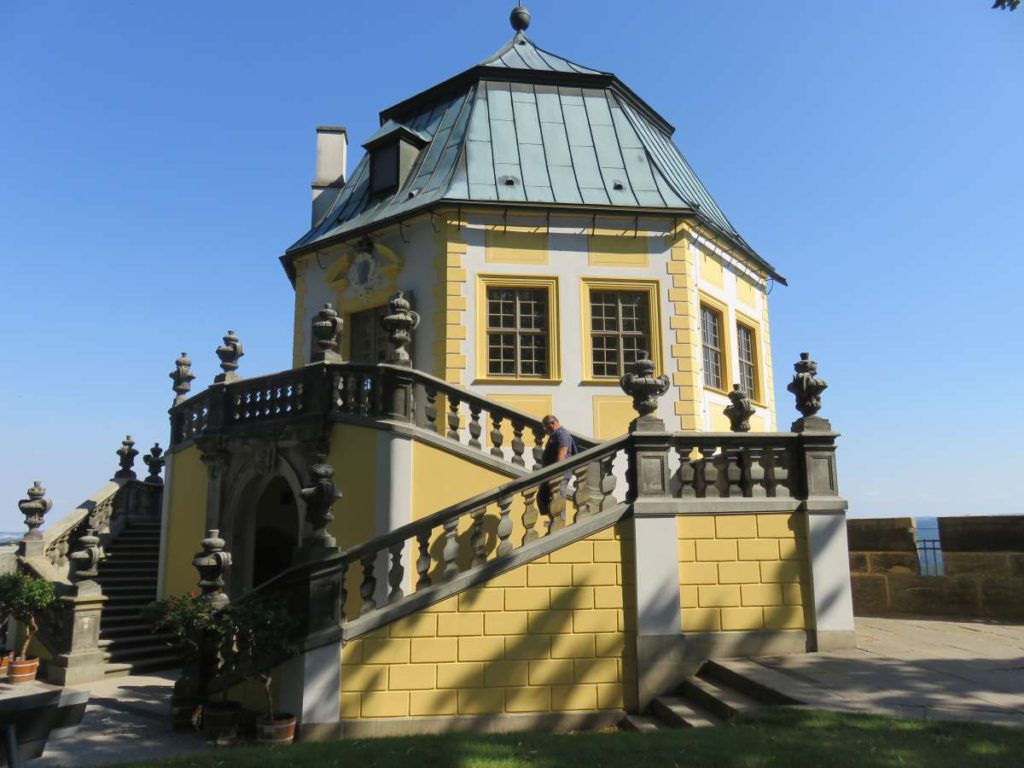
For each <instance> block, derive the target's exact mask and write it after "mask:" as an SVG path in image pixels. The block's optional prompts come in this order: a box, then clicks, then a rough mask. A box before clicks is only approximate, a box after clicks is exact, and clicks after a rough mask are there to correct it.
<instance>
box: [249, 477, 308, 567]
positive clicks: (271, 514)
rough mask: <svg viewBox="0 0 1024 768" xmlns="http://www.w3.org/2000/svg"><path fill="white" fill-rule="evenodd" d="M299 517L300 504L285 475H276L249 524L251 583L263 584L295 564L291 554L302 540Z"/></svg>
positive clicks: (261, 496) (263, 494)
mask: <svg viewBox="0 0 1024 768" xmlns="http://www.w3.org/2000/svg"><path fill="white" fill-rule="evenodd" d="M298 520H299V513H298V506H297V505H296V502H295V496H294V495H293V493H292V490H291V488H290V487H289V486H288V483H287V482H286V481H285V479H284V478H283V477H275V478H274V479H273V480H271V481H270V482H269V483H267V485H266V487H265V488H264V489H263V493H261V494H260V497H259V499H258V501H257V502H256V506H255V509H254V511H253V515H252V518H251V523H250V526H249V530H250V531H251V539H250V541H252V556H251V558H250V559H249V562H250V564H251V565H250V581H249V584H250V585H251V586H253V587H255V586H257V585H259V584H262V583H263V582H264V581H266V580H267V579H270V578H273V577H274V576H276V575H277V574H279V573H280V572H281V571H283V570H285V569H286V568H288V567H289V566H290V565H291V564H292V555H293V552H294V550H295V547H296V546H298V543H299V542H298V536H299V530H298Z"/></svg>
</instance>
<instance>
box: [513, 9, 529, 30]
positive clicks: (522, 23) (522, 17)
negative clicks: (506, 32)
mask: <svg viewBox="0 0 1024 768" xmlns="http://www.w3.org/2000/svg"><path fill="white" fill-rule="evenodd" d="M508 20H509V21H510V22H512V29H514V30H515V31H516V32H525V31H526V30H527V29H528V28H529V26H530V12H529V11H528V10H526V9H525V8H524V7H523V4H522V3H518V4H517V5H516V7H515V8H513V9H512V15H511V16H509V17H508Z"/></svg>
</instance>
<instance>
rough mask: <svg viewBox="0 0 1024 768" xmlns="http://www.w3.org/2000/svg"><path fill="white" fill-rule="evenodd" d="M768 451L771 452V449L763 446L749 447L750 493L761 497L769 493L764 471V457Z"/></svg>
mask: <svg viewBox="0 0 1024 768" xmlns="http://www.w3.org/2000/svg"><path fill="white" fill-rule="evenodd" d="M766 453H769V451H767V450H765V449H764V447H762V446H758V447H757V448H748V449H747V461H748V462H749V464H748V469H747V472H748V473H749V475H750V495H751V496H754V497H756V498H759V499H761V498H764V497H765V496H767V495H768V491H767V489H766V487H765V472H764V457H765V454H766Z"/></svg>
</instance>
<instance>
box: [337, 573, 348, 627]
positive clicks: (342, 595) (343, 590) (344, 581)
mask: <svg viewBox="0 0 1024 768" xmlns="http://www.w3.org/2000/svg"><path fill="white" fill-rule="evenodd" d="M339 578H340V579H341V581H340V583H339V589H338V600H340V601H341V602H340V604H339V607H338V615H339V616H341V620H342V621H348V614H347V613H345V604H346V603H347V602H348V561H347V560H344V561H342V563H341V576H340V577H339Z"/></svg>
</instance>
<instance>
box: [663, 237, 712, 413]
mask: <svg viewBox="0 0 1024 768" xmlns="http://www.w3.org/2000/svg"><path fill="white" fill-rule="evenodd" d="M688 235H689V231H688V230H686V229H685V228H679V229H677V230H676V231H675V232H672V233H671V235H670V236H669V240H668V242H669V246H670V248H671V251H670V253H671V259H670V260H669V262H668V266H667V269H668V273H669V274H670V275H672V288H670V289H669V292H668V299H669V301H670V302H672V304H671V307H672V317H671V320H670V323H671V329H672V335H673V343H672V345H671V347H670V348H669V352H670V353H671V361H670V362H669V366H670V367H674V369H675V370H674V371H673V373H672V384H673V385H674V389H673V390H672V391H673V393H674V395H675V400H676V402H675V412H676V415H677V416H678V417H679V428H680V429H685V430H699V429H702V428H703V424H702V419H701V410H700V408H701V402H702V400H703V397H704V391H703V387H702V382H701V380H700V371H699V369H698V365H697V361H698V360H699V359H700V357H699V356H700V327H699V325H698V322H697V312H698V303H697V293H696V283H695V279H696V278H695V276H694V266H693V255H692V251H691V249H690V247H689V244H688Z"/></svg>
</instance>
